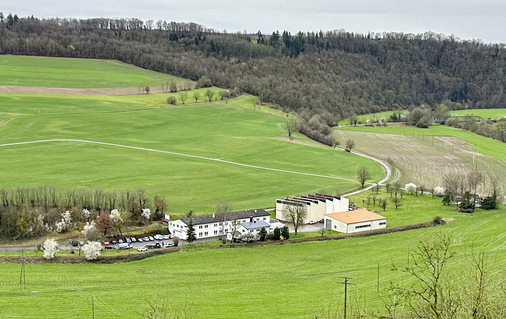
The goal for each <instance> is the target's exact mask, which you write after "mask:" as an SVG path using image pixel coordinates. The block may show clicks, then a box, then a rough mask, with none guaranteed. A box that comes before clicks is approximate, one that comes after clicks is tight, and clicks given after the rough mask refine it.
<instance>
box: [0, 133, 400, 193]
mask: <svg viewBox="0 0 506 319" xmlns="http://www.w3.org/2000/svg"><path fill="white" fill-rule="evenodd" d="M52 142H75V143H88V144H96V145H105V146H112V147H120V148H126V149H133V150H140V151H146V152H153V153H162V154H170V155H175V156H181V157H189V158H194V159H200V160H206V161H213V162H218V163H225V164H230V165H236V166H242V167H248V168H254V169H261V170H266V171H273V172H280V173H287V174H295V175H303V176H311V177H321V178H328V179H335V180H342V181H347V182H354V183H358V181H356V180H353V179H348V178H342V177H337V176H329V175H322V174H313V173H304V172H297V171H290V170H284V169H279V168H270V167H264V166H258V165H250V164H244V163H238V162H233V161H227V160H222V159H219V158H211V157H205V156H198V155H192V154H186V153H179V152H172V151H164V150H157V149H152V148H145V147H138V146H130V145H122V144H115V143H107V142H98V141H90V140H82V139H70V138H61V139H48V140H35V141H27V142H14V143H5V144H0V147H7V146H16V145H29V144H39V143H52ZM354 154H357V155H359V156H364V157H367V158H370V159H373V160H375V161H376V162H380V161H379V160H377V159H374V158H372V157H370V156H367V155H362V154H359V153H354ZM385 165H386V164H385ZM387 167H388V166H387ZM390 174H391V173H390V168H388V169H387V177H386V178H384V179H382V180H381V181H380V182H379V183H382V182H384V181H385V180H387V179H388V178H389V177H390ZM367 184H370V185H371V186H369V187H368V188H364V189H363V190H361V191H366V190H368V189H370V188H372V187H374V186H375V185H376V183H367Z"/></svg>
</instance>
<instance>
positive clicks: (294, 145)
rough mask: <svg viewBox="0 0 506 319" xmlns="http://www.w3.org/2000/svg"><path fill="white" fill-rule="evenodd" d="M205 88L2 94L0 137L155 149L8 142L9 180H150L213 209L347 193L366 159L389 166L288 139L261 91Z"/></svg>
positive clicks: (182, 206)
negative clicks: (229, 94)
mask: <svg viewBox="0 0 506 319" xmlns="http://www.w3.org/2000/svg"><path fill="white" fill-rule="evenodd" d="M213 90H215V91H217V90H218V89H217V88H213ZM204 91H205V90H204V89H201V90H200V93H201V94H200V95H201V96H200V99H199V100H198V102H197V103H195V101H194V100H193V101H191V99H192V95H193V92H189V93H188V94H189V99H188V100H187V103H186V104H184V105H183V104H181V101H180V93H173V94H172V95H175V96H176V97H177V98H178V100H179V104H177V105H175V106H172V105H168V104H167V102H166V100H167V97H168V96H169V94H149V95H148V94H143V95H134V96H99V95H93V96H91V95H43V94H7V93H5V94H0V109H1V110H2V112H1V113H0V140H1V143H0V144H7V143H16V142H27V141H36V140H48V139H80V140H88V141H96V142H105V143H114V144H121V145H126V146H132V147H139V148H148V149H149V150H140V149H128V148H121V147H115V146H107V145H96V144H89V143H84V142H46V143H38V144H26V145H13V146H2V147H1V149H2V152H1V153H0V163H1V164H2V166H3V167H4V172H3V182H2V187H17V186H37V185H54V186H58V187H87V188H103V189H108V190H129V189H139V188H142V189H145V190H146V191H147V193H148V194H149V195H150V196H154V195H162V196H164V197H165V198H166V200H167V202H168V204H169V211H170V212H177V213H184V212H186V211H187V210H189V209H193V210H195V211H197V212H198V213H203V212H207V213H208V212H209V211H212V210H214V207H215V205H216V204H217V203H218V202H220V201H228V202H230V203H231V204H232V206H233V207H234V208H235V209H250V208H260V207H270V206H273V204H274V200H275V199H276V198H277V197H283V196H289V195H293V194H298V193H310V192H317V191H321V192H328V193H332V194H336V193H338V192H339V193H344V192H346V191H348V190H351V189H354V188H357V187H358V186H359V183H358V182H356V181H355V180H356V178H355V172H356V170H357V168H358V166H359V165H365V166H367V167H368V168H369V169H370V171H371V177H372V178H371V181H375V180H379V179H380V178H381V177H382V176H384V174H385V172H384V170H383V168H382V167H381V166H380V165H379V164H377V163H375V162H373V161H371V160H369V159H365V158H361V157H358V156H356V155H353V154H348V153H346V152H343V151H341V150H338V149H333V148H330V147H323V146H322V145H320V144H318V143H315V142H312V141H311V140H309V139H308V138H306V137H304V136H302V135H300V134H295V135H294V139H292V140H289V139H287V138H286V133H285V132H284V125H285V121H286V119H285V115H284V114H282V113H280V112H277V111H273V110H270V109H268V108H266V107H260V106H257V105H256V104H255V102H256V98H255V97H253V96H249V95H244V96H240V97H238V98H235V99H230V100H228V101H221V100H219V101H216V102H212V103H209V102H205V101H204V100H205V98H204V96H203V95H204ZM157 151H164V152H177V153H181V154H184V155H191V156H202V157H205V159H201V158H190V157H185V156H180V155H176V154H167V153H159V152H157ZM224 161H231V162H234V163H238V164H246V165H254V166H259V167H261V168H255V167H245V166H239V165H235V164H231V163H226V162H224ZM270 169H275V170H284V171H290V172H280V171H273V170H270ZM292 172H296V173H307V174H317V175H325V176H324V177H318V176H307V175H300V174H296V173H292Z"/></svg>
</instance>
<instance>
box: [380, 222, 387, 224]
mask: <svg viewBox="0 0 506 319" xmlns="http://www.w3.org/2000/svg"><path fill="white" fill-rule="evenodd" d="M379 224H380V225H386V224H387V222H381V223H379Z"/></svg>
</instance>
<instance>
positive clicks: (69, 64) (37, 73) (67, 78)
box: [0, 55, 185, 88]
mask: <svg viewBox="0 0 506 319" xmlns="http://www.w3.org/2000/svg"><path fill="white" fill-rule="evenodd" d="M0 74H2V77H0V85H7V86H32V87H58V88H114V87H136V86H146V85H153V86H154V85H161V84H163V83H166V82H170V81H175V82H183V81H185V79H182V78H180V77H176V76H171V75H167V74H163V73H158V72H154V71H150V70H145V69H141V68H138V67H135V66H132V65H129V64H125V63H122V62H119V61H114V60H94V59H71V58H47V57H35V56H13V55H0Z"/></svg>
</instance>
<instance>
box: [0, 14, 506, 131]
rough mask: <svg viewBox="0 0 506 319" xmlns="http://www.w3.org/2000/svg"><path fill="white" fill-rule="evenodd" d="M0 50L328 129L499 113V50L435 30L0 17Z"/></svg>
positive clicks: (505, 62)
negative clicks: (387, 114)
mask: <svg viewBox="0 0 506 319" xmlns="http://www.w3.org/2000/svg"><path fill="white" fill-rule="evenodd" d="M0 53H2V54H23V55H44V56H58V57H82V58H105V59H117V60H121V61H124V62H127V63H131V64H134V65H137V66H140V67H143V68H147V69H152V70H156V71H160V72H166V73H170V74H174V75H178V76H182V77H186V78H189V79H192V80H197V79H198V78H200V77H201V76H204V75H206V76H208V77H209V78H210V79H211V80H212V82H213V84H214V85H217V86H221V87H226V88H230V89H234V88H235V89H239V90H241V91H243V92H246V93H251V94H255V95H258V96H259V97H260V99H261V100H262V102H269V103H274V104H277V105H279V106H280V107H282V108H283V109H284V110H287V111H294V112H297V113H298V114H299V115H302V117H305V118H306V119H307V120H308V121H309V119H311V118H312V117H314V115H316V114H317V115H318V117H319V118H318V120H319V121H321V122H323V123H322V124H324V125H327V124H328V125H334V124H336V122H337V120H338V119H339V118H343V117H346V116H348V115H350V114H352V113H355V114H364V113H370V112H377V111H380V110H387V109H399V108H411V107H412V106H417V105H423V104H425V105H428V106H429V107H432V108H435V107H436V105H438V104H440V103H442V102H443V101H452V102H458V103H456V104H461V105H466V106H467V107H468V108H498V107H506V90H505V87H506V77H505V74H504V72H505V71H506V48H505V46H504V45H503V44H483V43H481V42H479V41H461V40H459V39H456V38H454V37H449V36H443V35H440V34H434V33H424V34H417V35H414V34H403V33H381V34H373V33H371V34H365V35H364V34H353V33H348V32H344V31H332V32H322V31H320V32H310V33H301V32H299V33H297V34H293V35H292V34H290V33H289V32H282V33H279V32H273V33H272V34H270V35H262V34H261V33H260V32H258V33H257V34H242V33H234V34H231V33H224V32H217V31H215V30H212V29H208V28H205V27H203V26H201V25H197V24H194V23H174V22H170V23H167V22H166V21H157V22H154V21H151V20H150V21H145V22H143V21H141V20H139V19H106V18H97V19H87V20H77V19H59V18H54V19H37V18H34V17H29V18H19V17H18V16H16V15H13V14H8V15H7V16H4V15H3V14H0Z"/></svg>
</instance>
